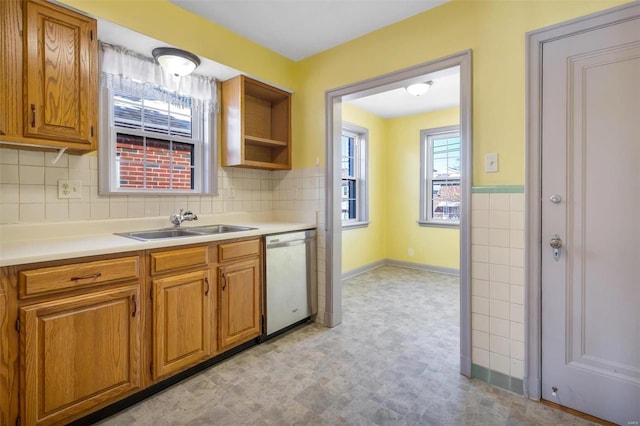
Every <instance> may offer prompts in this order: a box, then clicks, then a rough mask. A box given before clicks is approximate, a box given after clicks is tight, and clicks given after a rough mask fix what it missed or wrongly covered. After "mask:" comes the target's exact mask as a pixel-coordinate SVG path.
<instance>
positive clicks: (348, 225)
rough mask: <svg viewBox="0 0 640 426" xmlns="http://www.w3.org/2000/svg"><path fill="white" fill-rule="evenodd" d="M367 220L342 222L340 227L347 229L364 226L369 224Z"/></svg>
mask: <svg viewBox="0 0 640 426" xmlns="http://www.w3.org/2000/svg"><path fill="white" fill-rule="evenodd" d="M369 223H371V222H368V221H363V222H348V223H344V222H343V223H342V229H343V230H345V231H346V230H347V229H356V228H366V227H367V226H369Z"/></svg>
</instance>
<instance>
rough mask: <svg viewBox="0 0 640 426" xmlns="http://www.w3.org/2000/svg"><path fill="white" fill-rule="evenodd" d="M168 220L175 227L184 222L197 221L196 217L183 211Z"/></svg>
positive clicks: (189, 212) (187, 211)
mask: <svg viewBox="0 0 640 426" xmlns="http://www.w3.org/2000/svg"><path fill="white" fill-rule="evenodd" d="M169 220H170V221H171V223H173V224H174V225H175V226H180V224H181V223H182V222H184V221H185V220H198V216H196V215H195V214H193V213H191V211H189V210H186V211H185V210H184V209H180V211H179V212H178V213H174V214H172V215H171V217H170V218H169Z"/></svg>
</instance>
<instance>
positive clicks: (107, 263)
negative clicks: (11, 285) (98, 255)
mask: <svg viewBox="0 0 640 426" xmlns="http://www.w3.org/2000/svg"><path fill="white" fill-rule="evenodd" d="M139 270H140V258H139V257H138V256H130V257H121V258H117V259H109V260H98V261H95V262H85V263H73V264H69V265H63V266H52V267H49V268H40V269H32V270H28V271H21V272H20V275H19V293H20V297H21V298H22V297H29V296H36V295H39V294H45V293H55V292H59V291H64V290H72V289H75V288H82V287H95V286H96V285H100V284H104V283H108V282H110V281H121V280H128V279H131V280H133V279H138V278H139V276H140V274H139Z"/></svg>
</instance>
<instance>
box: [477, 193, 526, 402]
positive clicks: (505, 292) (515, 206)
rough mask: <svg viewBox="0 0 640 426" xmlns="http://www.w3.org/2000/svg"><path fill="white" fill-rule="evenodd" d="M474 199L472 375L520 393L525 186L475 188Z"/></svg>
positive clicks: (522, 366) (522, 344)
mask: <svg viewBox="0 0 640 426" xmlns="http://www.w3.org/2000/svg"><path fill="white" fill-rule="evenodd" d="M471 200H472V201H471V211H472V213H471V214H472V218H471V226H472V228H471V244H472V245H471V261H472V262H471V263H472V267H471V312H472V314H471V346H472V364H473V368H472V375H473V376H474V377H477V378H479V379H482V380H485V381H488V382H490V383H492V384H495V385H497V386H500V387H503V388H507V389H509V390H512V391H514V392H518V393H522V378H523V376H524V320H525V318H524V276H525V275H524V261H525V252H524V250H525V245H524V235H525V230H524V219H525V217H524V202H525V198H524V190H523V187H522V186H504V187H501V186H498V187H474V188H473V191H472V199H471Z"/></svg>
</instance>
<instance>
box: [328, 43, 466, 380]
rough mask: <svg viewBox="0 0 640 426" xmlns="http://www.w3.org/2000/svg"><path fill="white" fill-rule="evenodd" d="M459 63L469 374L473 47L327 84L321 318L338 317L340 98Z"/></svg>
mask: <svg viewBox="0 0 640 426" xmlns="http://www.w3.org/2000/svg"><path fill="white" fill-rule="evenodd" d="M456 66H459V67H460V139H461V158H460V160H461V168H462V170H463V174H462V178H461V179H460V186H461V193H462V194H461V197H462V208H461V215H460V373H461V374H463V375H465V376H468V377H471V182H472V179H473V175H472V163H473V161H472V158H473V157H472V126H471V119H472V111H471V106H472V90H471V84H472V77H471V50H465V51H462V52H459V53H456V54H453V55H450V56H446V57H443V58H440V59H435V60H433V61H429V62H426V63H423V64H419V65H415V66H412V67H409V68H405V69H402V70H399V71H395V72H392V73H389V74H384V75H381V76H378V77H373V78H370V79H367V80H363V81H360V82H356V83H353V84H349V85H346V86H342V87H338V88H336V89H332V90H328V91H327V92H326V94H325V109H326V111H325V117H326V122H325V126H326V127H325V129H326V132H325V159H326V161H325V184H326V192H325V218H326V221H325V222H326V228H325V238H326V239H325V241H326V243H325V250H326V255H325V271H326V272H325V296H326V298H325V316H324V318H323V322H324V324H325V325H327V326H329V327H334V326H336V325H338V324H340V322H341V321H342V221H341V218H340V209H339V208H338V207H339V206H340V192H339V191H338V190H337V188H339V186H340V180H341V172H340V150H339V149H334V145H336V142H335V141H340V131H341V125H342V124H341V123H342V100H343V99H344V100H348V99H349V97H350V95H351V96H352V98H353V97H355V96H354V95H357V97H361V96H363V95H364V96H366V95H368V94H374V93H378V92H380V91H381V90H380V89H381V87H384V88H385V89H386V90H391V89H393V88H398V87H403V86H405V85H406V84H408V83H411V82H414V81H412V80H415V82H418V81H420V79H421V78H422V77H423V76H424V75H425V74H428V73H433V72H436V71H440V70H443V69H446V68H452V67H456Z"/></svg>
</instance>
